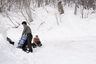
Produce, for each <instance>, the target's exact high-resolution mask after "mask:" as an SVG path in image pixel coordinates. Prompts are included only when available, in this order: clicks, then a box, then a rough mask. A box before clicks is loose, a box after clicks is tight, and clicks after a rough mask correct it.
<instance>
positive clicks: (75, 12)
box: [74, 0, 78, 15]
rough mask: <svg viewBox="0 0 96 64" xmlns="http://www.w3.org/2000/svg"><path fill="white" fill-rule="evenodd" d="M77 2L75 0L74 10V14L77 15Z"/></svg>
mask: <svg viewBox="0 0 96 64" xmlns="http://www.w3.org/2000/svg"><path fill="white" fill-rule="evenodd" d="M77 2H78V0H75V11H74V14H75V15H77Z"/></svg>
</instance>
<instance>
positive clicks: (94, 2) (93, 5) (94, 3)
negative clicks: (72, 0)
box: [93, 0, 95, 10]
mask: <svg viewBox="0 0 96 64" xmlns="http://www.w3.org/2000/svg"><path fill="white" fill-rule="evenodd" d="M93 10H95V0H94V3H93Z"/></svg>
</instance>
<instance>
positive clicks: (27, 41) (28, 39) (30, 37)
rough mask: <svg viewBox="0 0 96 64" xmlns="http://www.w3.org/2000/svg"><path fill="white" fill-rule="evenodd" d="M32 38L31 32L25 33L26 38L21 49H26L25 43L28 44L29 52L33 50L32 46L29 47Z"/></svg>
mask: <svg viewBox="0 0 96 64" xmlns="http://www.w3.org/2000/svg"><path fill="white" fill-rule="evenodd" d="M32 38H33V36H32V34H31V33H28V34H27V40H26V42H25V44H24V45H23V47H22V49H23V50H24V51H26V50H27V49H26V45H28V48H29V52H32V51H33V50H32V47H31V41H32Z"/></svg>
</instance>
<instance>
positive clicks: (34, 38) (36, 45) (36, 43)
mask: <svg viewBox="0 0 96 64" xmlns="http://www.w3.org/2000/svg"><path fill="white" fill-rule="evenodd" d="M33 43H34V44H35V45H36V46H38V45H37V43H35V38H34V39H33Z"/></svg>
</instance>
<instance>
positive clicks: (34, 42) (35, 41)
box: [32, 35, 42, 48]
mask: <svg viewBox="0 0 96 64" xmlns="http://www.w3.org/2000/svg"><path fill="white" fill-rule="evenodd" d="M32 46H33V48H36V47H37V46H39V47H40V46H42V44H41V41H40V39H39V38H38V35H36V37H35V38H34V39H33V43H32Z"/></svg>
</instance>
